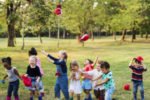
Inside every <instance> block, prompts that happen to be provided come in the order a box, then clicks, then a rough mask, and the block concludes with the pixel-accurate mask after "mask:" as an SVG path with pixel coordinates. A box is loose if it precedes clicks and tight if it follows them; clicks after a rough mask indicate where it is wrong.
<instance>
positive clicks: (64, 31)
mask: <svg viewBox="0 0 150 100" xmlns="http://www.w3.org/2000/svg"><path fill="white" fill-rule="evenodd" d="M65 38H66V30H65V29H64V30H63V39H65Z"/></svg>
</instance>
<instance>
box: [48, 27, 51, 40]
mask: <svg viewBox="0 0 150 100" xmlns="http://www.w3.org/2000/svg"><path fill="white" fill-rule="evenodd" d="M48 33H49V38H51V28H50V27H49V28H48Z"/></svg>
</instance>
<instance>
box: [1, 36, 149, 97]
mask: <svg viewBox="0 0 150 100" xmlns="http://www.w3.org/2000/svg"><path fill="white" fill-rule="evenodd" d="M60 43H61V45H60V48H57V40H56V39H49V38H43V44H40V42H39V39H37V38H26V39H25V50H23V51H22V50H21V44H22V40H21V38H17V43H16V47H14V48H8V47H7V39H0V58H2V57H6V56H11V57H12V58H13V66H16V67H17V69H18V70H19V72H20V74H24V73H25V71H26V66H27V65H28V50H29V49H30V48H31V47H35V48H37V50H38V51H39V55H38V56H39V57H40V59H41V61H42V66H43V69H44V72H45V76H44V78H43V82H44V85H45V91H46V96H45V98H44V100H55V99H54V98H53V97H54V91H53V87H54V84H55V75H54V74H55V66H54V65H53V64H51V63H49V62H48V61H47V59H46V57H44V56H43V55H42V54H41V53H40V51H41V50H42V49H45V50H46V51H48V52H49V53H50V54H52V55H54V56H57V51H59V50H61V49H63V50H66V51H67V52H68V54H69V59H68V65H69V62H70V61H71V60H72V59H76V60H78V61H79V63H80V67H81V68H83V62H84V60H85V59H86V58H90V59H92V60H94V59H95V57H96V56H99V57H100V59H101V60H106V61H108V62H109V63H110V64H111V70H112V72H113V75H114V79H115V83H116V92H115V93H114V98H116V99H117V100H130V99H129V98H130V97H131V92H126V91H124V90H123V89H122V88H123V85H124V84H125V83H131V81H130V76H131V71H130V70H129V68H128V63H129V61H130V60H131V59H132V58H133V57H136V56H138V55H141V56H143V57H144V58H145V60H144V62H145V64H146V65H147V66H150V62H149V59H150V41H149V40H142V39H138V41H135V42H134V43H131V42H130V41H126V42H120V41H113V40H112V39H111V38H101V39H96V40H94V41H91V40H89V41H87V42H86V43H85V47H82V46H81V44H79V43H78V42H77V41H76V40H73V39H70V40H69V39H68V40H61V42H60ZM148 68H149V67H148ZM0 70H1V71H0V79H2V78H3V76H4V75H5V71H4V70H5V69H4V68H3V67H2V65H1V64H0ZM149 76H150V73H149V72H145V73H144V87H145V100H149V99H150V96H149V94H150V88H149V87H150V84H149V83H150V77H149ZM7 85H8V83H6V84H5V85H3V84H0V100H4V98H5V96H6V92H7ZM20 96H21V100H28V98H29V91H28V90H25V88H24V87H23V84H22V83H21V86H20ZM138 96H139V97H140V95H138ZM62 98H63V97H62ZM82 100H83V99H82Z"/></svg>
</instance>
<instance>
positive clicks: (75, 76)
mask: <svg viewBox="0 0 150 100" xmlns="http://www.w3.org/2000/svg"><path fill="white" fill-rule="evenodd" d="M70 70H71V76H70V78H69V79H70V85H69V92H70V95H71V97H70V100H73V95H74V94H76V95H77V100H80V94H81V93H82V86H81V82H80V76H81V73H80V71H79V65H78V63H77V61H72V62H71V64H70Z"/></svg>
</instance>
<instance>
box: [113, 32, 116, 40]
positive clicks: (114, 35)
mask: <svg viewBox="0 0 150 100" xmlns="http://www.w3.org/2000/svg"><path fill="white" fill-rule="evenodd" d="M113 38H114V40H115V41H116V32H113Z"/></svg>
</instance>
